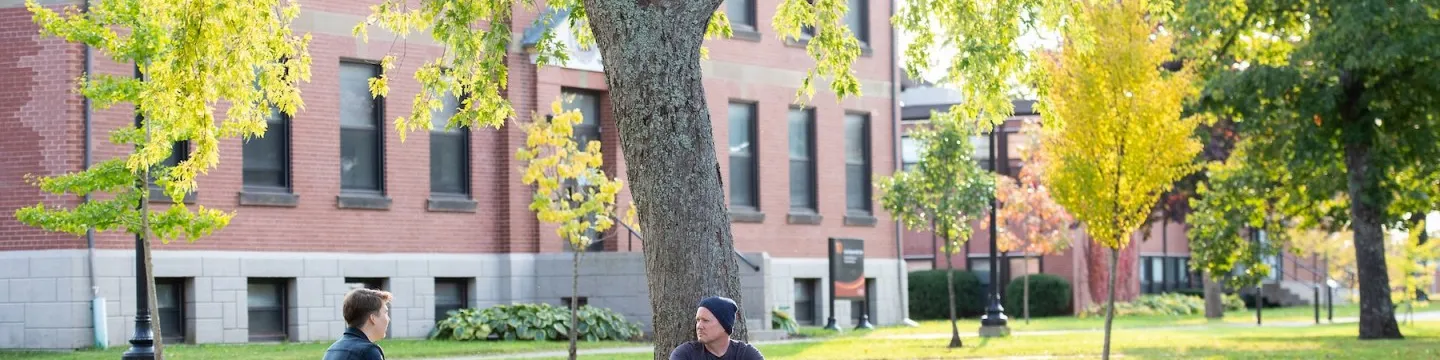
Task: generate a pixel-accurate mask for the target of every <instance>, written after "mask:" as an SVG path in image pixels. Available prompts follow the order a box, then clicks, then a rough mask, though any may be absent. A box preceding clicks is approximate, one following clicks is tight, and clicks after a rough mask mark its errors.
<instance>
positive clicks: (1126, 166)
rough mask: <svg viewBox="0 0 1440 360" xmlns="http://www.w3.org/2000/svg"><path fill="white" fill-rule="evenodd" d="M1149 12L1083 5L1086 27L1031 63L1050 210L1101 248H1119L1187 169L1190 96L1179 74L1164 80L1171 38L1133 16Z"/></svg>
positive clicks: (1138, 6)
mask: <svg viewBox="0 0 1440 360" xmlns="http://www.w3.org/2000/svg"><path fill="white" fill-rule="evenodd" d="M1148 6H1149V3H1148V2H1147V1H1144V0H1138V1H1136V0H1127V1H1123V2H1121V4H1119V5H1117V4H1114V3H1111V2H1102V3H1099V4H1095V5H1091V6H1085V7H1084V8H1083V10H1082V11H1080V12H1078V15H1077V22H1080V23H1085V24H1089V25H1087V26H1086V27H1084V29H1083V31H1082V32H1081V33H1079V34H1077V35H1076V36H1077V37H1081V38H1088V39H1093V44H1090V45H1082V44H1072V46H1065V47H1063V48H1062V49H1061V52H1060V54H1059V55H1058V56H1050V58H1052V59H1049V61H1040V64H1041V66H1043V68H1044V71H1045V73H1044V78H1045V79H1047V81H1048V85H1049V86H1048V88H1042V89H1041V90H1042V91H1041V96H1042V100H1041V102H1040V103H1039V106H1040V110H1039V112H1040V114H1041V116H1042V118H1043V122H1044V124H1045V129H1046V132H1047V136H1046V139H1047V141H1046V142H1045V144H1044V146H1043V147H1042V148H1041V149H1042V151H1045V152H1046V153H1047V154H1046V156H1047V157H1048V158H1049V159H1051V163H1050V166H1049V169H1048V171H1047V172H1046V174H1047V178H1046V180H1047V181H1046V182H1047V183H1048V184H1049V185H1050V187H1051V188H1052V189H1053V190H1054V193H1053V195H1054V196H1055V200H1056V202H1059V203H1060V204H1061V205H1064V207H1065V208H1066V209H1067V210H1069V211H1070V213H1072V214H1074V215H1075V217H1076V218H1077V219H1078V220H1079V221H1080V222H1081V223H1082V224H1084V225H1085V227H1086V229H1087V231H1088V232H1089V233H1090V235H1091V236H1092V237H1094V238H1095V240H1096V241H1097V242H1099V243H1100V244H1102V245H1104V246H1106V247H1108V248H1111V249H1119V248H1122V247H1124V246H1125V244H1126V243H1128V242H1129V239H1130V237H1129V236H1128V235H1129V234H1130V233H1132V232H1134V231H1135V229H1136V227H1138V226H1139V225H1140V223H1141V222H1142V221H1144V220H1145V217H1146V215H1148V214H1149V212H1150V207H1151V206H1152V205H1154V203H1155V199H1156V197H1157V196H1159V195H1160V194H1161V193H1163V192H1164V191H1166V190H1167V189H1169V188H1170V186H1171V185H1172V184H1174V182H1175V181H1176V180H1178V179H1180V178H1181V177H1183V176H1185V175H1186V174H1189V173H1190V172H1192V171H1193V169H1194V168H1195V166H1194V164H1193V163H1192V161H1193V159H1194V158H1195V154H1196V153H1197V152H1199V151H1200V143H1199V142H1198V141H1196V140H1195V139H1194V138H1193V137H1192V134H1193V132H1194V129H1195V126H1196V123H1197V119H1195V118H1193V117H1192V118H1185V119H1181V118H1180V110H1181V102H1182V100H1183V99H1184V98H1185V97H1186V96H1187V95H1190V94H1191V93H1193V89H1192V87H1191V86H1190V74H1189V72H1188V71H1185V70H1182V71H1180V72H1175V73H1170V72H1166V71H1165V70H1163V69H1162V68H1161V66H1160V65H1161V63H1163V62H1164V61H1165V60H1167V59H1168V58H1170V57H1171V55H1170V43H1171V36H1170V34H1168V33H1166V32H1165V31H1163V30H1161V31H1158V32H1156V31H1152V29H1156V26H1155V24H1154V23H1153V20H1146V19H1145V18H1144V17H1143V16H1142V15H1143V13H1144V11H1146V9H1147V8H1148Z"/></svg>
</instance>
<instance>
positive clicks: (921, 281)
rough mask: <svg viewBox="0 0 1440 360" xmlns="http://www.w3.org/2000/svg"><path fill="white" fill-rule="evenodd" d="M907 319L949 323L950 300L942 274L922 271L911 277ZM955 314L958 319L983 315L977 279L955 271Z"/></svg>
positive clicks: (983, 301) (981, 294) (969, 273)
mask: <svg viewBox="0 0 1440 360" xmlns="http://www.w3.org/2000/svg"><path fill="white" fill-rule="evenodd" d="M909 280H910V287H909V289H910V318H911V319H915V320H938V319H949V318H950V310H949V308H948V307H947V306H948V305H949V304H950V298H949V295H948V293H947V290H946V287H945V270H944V269H938V270H923V271H915V272H911V273H910V279H909ZM955 312H956V316H959V317H975V316H980V315H981V314H984V313H985V297H984V289H983V288H982V287H981V285H980V277H978V276H975V274H974V273H972V272H969V271H964V270H955Z"/></svg>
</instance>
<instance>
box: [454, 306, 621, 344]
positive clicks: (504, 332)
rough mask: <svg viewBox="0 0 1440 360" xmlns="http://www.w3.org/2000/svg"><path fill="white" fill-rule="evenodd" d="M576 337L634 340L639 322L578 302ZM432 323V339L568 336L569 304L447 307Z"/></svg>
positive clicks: (520, 338)
mask: <svg viewBox="0 0 1440 360" xmlns="http://www.w3.org/2000/svg"><path fill="white" fill-rule="evenodd" d="M577 312H578V317H579V319H580V322H579V327H578V329H576V331H577V333H578V336H577V339H578V340H585V341H600V340H633V339H636V338H639V337H640V336H641V335H642V333H641V332H640V324H639V323H635V322H630V321H626V320H625V316H624V315H620V314H619V313H616V312H614V311H611V310H610V309H604V308H597V307H591V306H588V305H587V306H581V307H580V309H578V310H577ZM448 315H449V317H447V318H446V319H445V320H443V321H440V323H439V324H436V325H435V330H433V331H431V332H430V338H431V339H446V340H490V339H503V340H534V341H545V340H569V335H570V308H568V307H557V306H553V305H550V304H515V305H499V306H494V307H490V308H486V309H484V310H476V309H460V310H454V311H450V313H449V314H448Z"/></svg>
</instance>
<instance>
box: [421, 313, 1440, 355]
mask: <svg viewBox="0 0 1440 360" xmlns="http://www.w3.org/2000/svg"><path fill="white" fill-rule="evenodd" d="M1395 318H1396V319H1397V320H1400V321H1402V322H1403V321H1405V320H1406V316H1405V314H1403V313H1397V314H1395ZM1252 319H1253V317H1252ZM1413 319H1414V320H1415V321H1430V320H1440V311H1426V312H1415V315H1414V317H1413ZM1359 321H1360V319H1359V318H1356V317H1337V318H1335V321H1334V322H1326V321H1323V320H1322V321H1321V323H1320V324H1321V325H1326V324H1348V323H1356V322H1359ZM1314 325H1315V322H1314V320H1310V321H1293V320H1292V321H1275V322H1268V321H1267V322H1265V323H1264V324H1263V325H1261V326H1262V327H1304V326H1314ZM1220 326H1225V327H1256V325H1255V324H1254V323H1250V324H1233V323H1210V324H1196V325H1183V326H1163V327H1146V328H1142V329H1145V330H1203V329H1208V328H1213V327H1220ZM1102 331H1104V329H1077V330H1036V331H1016V332H1011V333H1010V335H1011V336H1045V335H1063V334H1075V333H1093V332H1102ZM978 336H979V334H978V333H975V332H962V333H960V337H962V338H973V337H978ZM877 338H880V339H910V340H926V339H948V338H950V334H949V333H931V334H906V335H881V336H877ZM825 340H827V339H826V338H811V339H795V340H778V341H756V342H753V343H752V344H754V345H756V346H762V345H774V344H797V343H811V342H819V341H825ZM653 349H654V348H653V347H651V346H643V347H642V346H636V347H622V348H609V349H581V350H580V351H581V355H582V356H581V357H584V355H614V354H641V353H646V352H649V351H651V350H653ZM569 355H570V353H569V352H568V351H545V352H529V353H517V354H505V355H484V356H461V357H446V358H429V359H420V360H501V359H543V358H563V357H566V356H569ZM1052 358H1054V357H1044V356H1040V357H1036V356H1026V357H1015V358H1005V359H1052Z"/></svg>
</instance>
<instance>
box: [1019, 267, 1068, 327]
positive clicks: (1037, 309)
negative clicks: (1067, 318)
mask: <svg viewBox="0 0 1440 360" xmlns="http://www.w3.org/2000/svg"><path fill="white" fill-rule="evenodd" d="M1027 277H1028V278H1030V316H1031V317H1042V316H1056V315H1070V314H1071V310H1070V308H1071V306H1070V300H1071V299H1070V296H1071V294H1070V282H1069V281H1065V279H1064V278H1061V277H1059V276H1055V275H1050V274H1032V275H1028V276H1023V277H1019V278H1015V279H1014V280H1010V285H1008V286H1006V287H1005V312H1006V313H1007V315H1009V316H1010V317H1012V318H1013V317H1021V316H1024V314H1025V308H1024V300H1025V278H1027Z"/></svg>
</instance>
